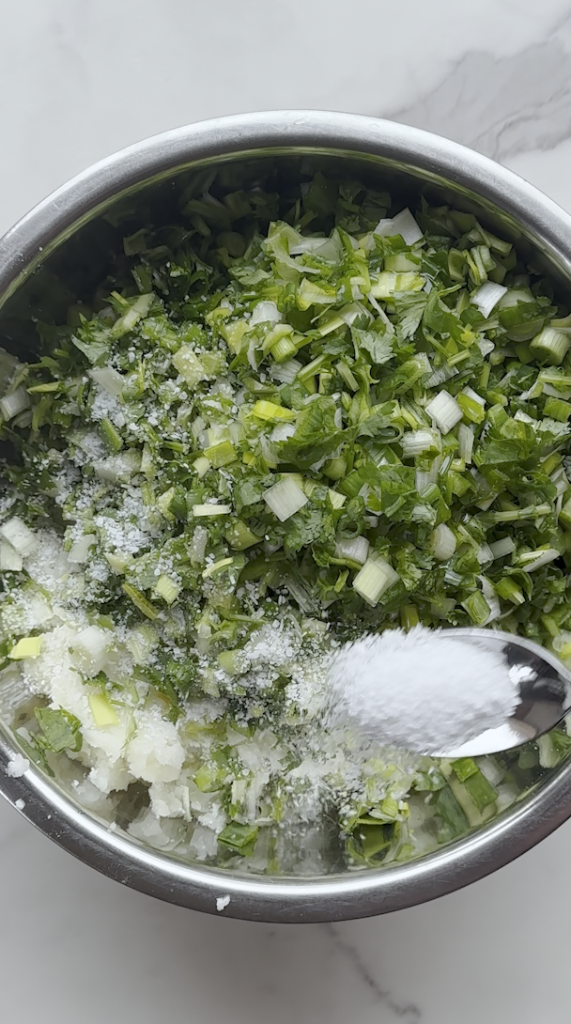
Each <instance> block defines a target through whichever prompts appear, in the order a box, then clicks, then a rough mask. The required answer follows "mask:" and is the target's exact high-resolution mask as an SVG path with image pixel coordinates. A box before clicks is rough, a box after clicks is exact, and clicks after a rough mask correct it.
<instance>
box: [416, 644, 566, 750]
mask: <svg viewBox="0 0 571 1024" xmlns="http://www.w3.org/2000/svg"><path fill="white" fill-rule="evenodd" d="M440 635H441V636H442V637H445V638H446V639H448V640H457V641H458V643H459V644H461V643H463V644H464V645H467V647H468V648H469V647H470V646H476V647H480V648H482V647H484V648H486V650H488V651H492V652H493V653H494V654H499V655H500V656H501V657H503V658H504V659H505V662H506V665H507V666H508V670H509V676H510V679H511V681H512V683H513V685H514V687H515V688H516V690H517V693H518V695H519V703H518V705H517V707H516V708H515V711H514V712H513V714H512V715H511V716H510V717H509V718H508V719H506V721H505V723H504V724H503V725H500V726H498V727H497V728H495V729H486V731H485V732H482V733H480V735H479V736H475V737H474V738H472V739H470V740H467V741H466V743H463V744H462V745H461V746H460V747H456V748H455V749H454V750H446V751H434V756H435V757H446V758H458V757H478V756H479V755H482V754H495V753H498V752H499V751H501V750H510V749H511V748H512V747H518V746H521V745H522V744H523V743H528V742H529V740H534V739H537V738H538V737H539V736H542V735H543V733H546V732H549V730H550V729H553V728H554V727H555V726H556V725H558V723H559V722H560V721H561V719H562V718H564V717H565V715H566V714H568V713H569V712H570V711H571V673H569V672H568V671H567V670H566V669H565V668H564V667H563V665H562V664H561V662H560V661H559V660H558V659H557V658H556V657H555V655H553V654H550V652H549V651H546V650H544V648H543V647H540V646H539V644H536V643H534V642H533V641H532V640H527V639H526V638H525V637H520V636H515V635H514V634H513V633H503V632H501V631H500V630H491V629H476V628H474V629H463V628H458V629H455V628H451V629H445V630H443V631H442V633H441V634H440Z"/></svg>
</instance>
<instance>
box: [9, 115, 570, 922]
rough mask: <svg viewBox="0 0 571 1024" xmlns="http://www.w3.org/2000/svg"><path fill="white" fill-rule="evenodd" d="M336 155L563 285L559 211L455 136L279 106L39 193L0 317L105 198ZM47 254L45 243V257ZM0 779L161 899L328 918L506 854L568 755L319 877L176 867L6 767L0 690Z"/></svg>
mask: <svg viewBox="0 0 571 1024" xmlns="http://www.w3.org/2000/svg"><path fill="white" fill-rule="evenodd" d="M339 164H341V165H342V168H343V170H344V172H346V173H354V174H355V175H356V176H360V177H362V178H366V179H369V180H374V181H378V182H381V181H382V182H383V184H386V185H387V186H388V187H389V189H391V190H392V191H393V193H394V192H396V193H397V194H399V193H400V195H401V196H402V197H403V200H406V197H407V195H416V196H418V193H419V191H420V190H422V191H423V192H427V193H428V195H429V196H430V198H431V199H432V200H433V201H434V199H435V198H436V199H437V200H438V199H440V200H441V201H451V202H453V203H454V205H455V206H457V207H460V208H464V209H466V210H470V211H474V212H477V213H478V215H479V216H480V217H481V219H482V220H483V221H484V223H486V224H487V225H488V226H489V227H491V228H492V230H493V229H494V228H495V229H497V230H498V231H499V232H500V233H502V234H503V235H505V236H509V237H510V238H512V239H513V240H514V241H515V242H516V244H517V245H518V246H519V247H520V248H521V249H523V250H524V252H525V253H526V254H527V255H529V256H531V257H532V258H533V259H534V261H535V262H536V263H538V264H540V265H542V266H544V267H545V269H547V270H548V272H549V273H550V274H551V275H552V276H554V277H555V278H556V279H557V280H558V281H559V283H560V286H561V287H562V288H565V287H566V286H567V287H568V286H569V285H568V282H569V280H570V279H571V218H569V217H568V216H567V215H566V214H565V213H564V212H563V211H562V210H561V209H559V207H557V206H556V205H555V204H554V203H552V202H551V201H550V200H549V199H547V198H546V197H545V196H543V195H542V194H541V193H540V192H538V191H537V190H536V189H535V188H533V187H532V186H531V185H529V184H527V182H525V181H523V180H522V179H521V178H518V177H517V176H516V175H515V174H512V173H511V172H510V171H507V170H505V169H504V168H503V167H500V166H499V165H498V164H495V163H493V162H492V161H491V160H488V159H486V158H485V157H483V156H480V155H479V154H477V153H474V152H471V151H470V150H468V149H465V148H463V147H462V146H457V145H455V144H454V143H452V142H448V141H447V140H445V139H442V138H439V137H437V136H435V135H430V134H427V133H425V132H421V131H417V130H416V129H412V128H407V127H405V126H403V125H399V124H394V123H392V122H387V121H380V120H375V119H373V118H369V117H360V116H357V115H349V114H335V113H323V112H314V111H279V112H273V113H263V114H248V115H240V116H236V117H228V118H222V119H219V120H214V121H205V122H202V123H200V124H195V125H190V126H188V127H185V128H180V129H178V130H176V131H172V132H168V133H166V134H164V135H159V136H156V137H155V138H152V139H148V140H147V141H145V142H141V143H139V144H137V145H135V146H132V147H130V148H129V149H126V150H123V151H122V152H121V153H118V154H116V155H115V156H112V157H110V158H109V159H108V160H104V161H102V162H101V163H99V164H96V165H95V166H94V167H92V168H91V169H90V170H87V171H85V172H84V173H83V174H80V175H79V176H78V177H77V178H74V179H73V180H72V181H71V182H69V183H68V184H67V185H64V186H63V187H62V188H60V189H59V190H58V191H57V192H54V193H53V194H52V195H51V196H50V197H49V198H48V199H46V200H45V201H44V202H43V203H40V205H39V206H37V207H36V208H35V209H34V210H32V211H31V213H29V214H27V216H25V217H24V218H23V219H22V220H21V221H19V223H18V224H16V226H15V227H13V228H12V229H11V230H10V231H9V232H8V233H7V234H6V235H5V236H4V238H3V239H1V240H0V306H1V307H2V310H3V315H6V313H7V311H10V309H11V307H12V306H13V305H14V304H16V305H17V304H18V303H19V302H21V300H22V299H23V297H24V298H25V296H26V294H27V295H28V299H29V298H30V295H31V296H32V297H31V301H33V294H32V293H33V288H34V279H35V277H34V272H36V271H38V270H39V272H42V271H41V267H47V268H48V269H49V268H50V267H51V266H52V264H53V263H54V261H56V262H57V260H58V259H59V258H60V257H63V256H65V254H66V252H67V253H68V254H69V252H70V247H71V249H73V251H74V252H75V253H79V254H80V259H79V262H80V263H81V254H82V253H83V261H84V264H85V266H84V268H83V269H84V271H85V272H86V273H89V264H90V251H91V250H89V248H88V249H87V251H86V248H85V240H86V239H88V238H89V232H90V231H91V230H92V229H93V225H94V224H97V223H99V222H100V221H99V219H100V218H101V215H102V214H105V212H106V211H107V212H108V211H109V208H110V207H112V206H113V207H115V204H117V203H118V202H120V203H123V204H124V203H125V202H129V203H135V204H141V205H145V204H148V203H151V205H152V204H155V207H157V204H158V207H160V206H161V204H163V205H164V204H165V203H166V204H167V205H168V202H169V197H170V196H172V194H173V193H174V191H176V190H177V188H178V187H179V186H180V183H181V182H185V183H187V182H188V181H189V180H190V178H192V176H193V175H196V174H203V173H204V174H208V171H209V170H214V168H217V169H219V171H220V173H221V174H222V175H224V174H228V169H231V171H232V176H233V178H234V180H237V179H240V180H242V181H244V182H245V183H246V184H247V183H248V182H249V181H252V180H254V179H256V178H257V177H259V176H260V174H266V173H269V170H271V172H272V173H278V175H279V174H285V175H286V176H291V175H294V176H295V175H296V174H300V173H301V172H302V171H304V170H305V171H307V169H311V168H316V167H328V166H338V165H339ZM50 254H51V255H50ZM0 717H1V718H2V719H3V721H4V725H2V724H1V722H0V790H1V792H2V794H3V795H4V796H5V797H6V799H7V800H9V801H10V802H11V803H12V804H14V805H16V803H17V802H18V804H19V805H20V807H21V806H22V805H21V803H20V801H23V802H24V807H23V810H22V813H23V814H24V816H25V817H26V818H27V819H28V820H29V821H31V822H32V823H33V824H34V825H36V826H37V827H38V828H39V829H40V830H41V831H42V832H44V833H45V834H46V835H48V836H49V837H50V838H51V839H53V840H55V842H57V843H58V844H59V845H60V846H62V847H64V848H65V849H67V850H69V851H70V852H71V853H73V854H74V855H75V856H76V857H79V858H80V859H81V860H83V861H85V862H86V863H87V864H91V865H92V866H93V867H95V868H97V869H98V870H99V871H102V872H103V873H104V874H106V875H109V876H110V877H111V878H114V879H115V880H116V881H119V882H122V883H123V884H125V885H129V886H132V887H133V888H135V889H140V890H141V891H142V892H146V893H149V894H150V895H152V896H157V897H159V898H160V899H163V900H167V901H169V902H171V903H177V904H180V905H181V906H184V907H191V908H194V909H196V910H204V911H207V912H209V913H216V899H217V897H219V896H225V895H229V896H230V903H229V904H228V906H227V908H226V909H225V911H224V913H225V915H226V916H231V917H240V918H249V919H252V920H265V921H286V922H301V921H330V920H343V919H347V918H356V917H366V916H369V915H373V914H380V913H386V912H388V911H393V910H398V909H400V908H403V907H409V906H412V905H414V904H417V903H422V902H424V901H427V900H431V899H434V898H436V897H437V896H441V895H443V894H445V893H449V892H452V891H453V890H455V889H458V888H460V887H462V886H464V885H467V884H469V883H470V882H473V881H476V880H477V879H478V878H482V877H483V876H484V875H487V874H489V873H490V872H491V871H494V870H496V868H499V867H501V866H502V865H504V864H506V863H508V862H509V861H511V860H513V859H514V858H515V857H518V856H519V855H520V854H522V853H524V852H525V851H526V850H528V849H529V848H530V847H532V846H534V845H535V844H536V843H537V842H539V841H540V840H541V839H543V838H544V837H545V836H547V835H548V834H549V833H550V832H552V831H553V830H554V829H555V828H557V827H558V826H559V825H561V824H562V823H563V822H564V821H565V820H566V819H567V818H568V817H569V816H570V815H571V764H564V765H562V766H561V767H559V768H558V769H557V770H555V771H553V772H552V773H551V774H547V775H546V777H545V778H544V779H543V781H541V782H539V783H538V785H537V787H536V788H535V789H534V791H533V792H532V793H530V794H529V795H528V796H526V797H524V798H523V799H522V800H521V801H520V802H519V803H517V804H516V805H515V806H514V807H512V808H510V809H509V810H508V811H506V812H505V813H504V814H502V815H500V816H499V817H497V818H496V819H495V820H494V821H493V822H491V823H489V824H487V825H486V826H484V827H482V828H480V829H479V830H477V831H475V832H472V833H471V834H469V835H467V836H466V837H464V838H462V839H460V840H458V841H457V842H455V843H453V844H451V845H449V846H446V847H443V848H442V849H440V850H438V851H437V852H434V853H431V854H428V855H426V856H424V857H421V858H419V859H417V860H414V861H411V862H409V863H406V864H401V865H394V866H390V867H387V868H379V869H375V870H367V871H361V872H356V873H354V874H352V873H348V874H343V875H328V876H327V877H311V878H307V879H299V878H271V877H259V876H244V875H238V874H235V873H229V872H228V871H224V870H217V869H214V868H209V867H204V866H200V865H191V864H188V863H184V862H182V861H180V860H177V859H176V858H175V857H174V856H171V855H166V854H163V853H159V852H157V851H155V850H153V849H150V848H149V847H144V846H143V845H142V844H141V843H139V842H137V841H136V840H134V839H130V838H129V837H128V836H127V835H123V834H120V833H119V832H117V831H115V832H114V831H110V829H109V827H108V825H106V824H105V822H102V821H101V820H100V819H97V818H96V817H95V816H93V815H90V814H89V813H88V812H87V811H85V810H83V809H82V808H81V807H80V806H79V805H78V804H77V803H75V802H74V801H73V799H72V798H71V797H70V796H69V795H67V794H66V793H65V792H64V790H63V789H62V788H60V787H59V786H58V785H57V784H56V783H55V782H54V781H53V780H51V779H49V778H47V777H46V776H45V775H43V774H42V773H41V772H40V771H39V770H38V769H36V768H35V767H31V768H30V769H29V771H27V772H26V774H25V775H24V776H23V777H21V778H12V777H9V776H8V775H7V774H6V771H5V769H6V766H7V763H8V761H9V760H10V758H11V757H13V755H14V753H15V752H17V743H16V741H15V738H14V736H13V735H12V733H11V731H10V722H9V721H8V717H9V716H8V703H7V702H6V700H5V698H4V699H3V698H2V696H1V694H0Z"/></svg>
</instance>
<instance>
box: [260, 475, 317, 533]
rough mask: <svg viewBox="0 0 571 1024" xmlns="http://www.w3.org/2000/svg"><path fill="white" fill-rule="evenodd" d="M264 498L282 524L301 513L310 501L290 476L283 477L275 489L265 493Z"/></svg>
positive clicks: (274, 486) (271, 488)
mask: <svg viewBox="0 0 571 1024" xmlns="http://www.w3.org/2000/svg"><path fill="white" fill-rule="evenodd" d="M263 498H264V501H265V502H266V505H267V506H268V508H270V509H271V511H272V512H273V513H274V515H275V516H277V517H278V519H279V520H280V522H282V523H285V521H286V519H289V518H290V517H291V516H293V515H295V513H296V512H299V510H300V509H301V508H303V506H304V505H306V504H307V501H308V498H307V495H306V494H304V492H303V490H302V489H301V487H300V486H299V484H298V483H296V481H295V480H294V479H292V477H290V476H285V477H283V478H282V479H281V480H280V481H279V482H278V483H277V484H274V485H273V487H269V488H268V490H267V491H264V494H263Z"/></svg>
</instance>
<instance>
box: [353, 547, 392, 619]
mask: <svg viewBox="0 0 571 1024" xmlns="http://www.w3.org/2000/svg"><path fill="white" fill-rule="evenodd" d="M398 579H399V576H398V573H396V572H395V570H394V569H393V568H392V566H390V565H389V563H388V562H386V561H385V559H384V558H380V557H379V556H378V555H374V556H370V557H369V558H368V559H367V561H366V562H365V564H364V566H363V568H362V569H361V570H360V571H359V572H358V573H357V575H356V576H355V579H354V580H353V589H354V590H356V591H357V593H358V594H359V595H360V596H361V597H362V598H363V600H364V601H366V602H367V604H370V605H372V607H374V606H375V605H377V604H378V603H379V600H380V599H381V597H382V596H383V594H384V593H385V591H386V590H388V589H389V588H390V587H392V586H393V584H395V583H396V582H397V580H398Z"/></svg>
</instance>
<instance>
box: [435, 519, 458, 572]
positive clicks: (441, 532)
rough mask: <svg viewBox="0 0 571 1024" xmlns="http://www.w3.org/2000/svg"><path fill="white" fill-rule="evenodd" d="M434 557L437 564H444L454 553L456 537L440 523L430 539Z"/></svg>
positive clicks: (444, 524) (447, 527) (448, 528)
mask: <svg viewBox="0 0 571 1024" xmlns="http://www.w3.org/2000/svg"><path fill="white" fill-rule="evenodd" d="M430 543H431V546H432V550H433V552H434V557H435V558H436V559H437V561H439V562H446V561H447V560H448V559H449V558H452V555H453V554H454V552H455V551H456V537H455V536H454V534H453V533H452V530H451V529H450V527H449V526H447V525H446V523H440V525H439V526H437V527H436V529H435V530H434V532H433V534H432V537H431V538H430Z"/></svg>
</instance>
